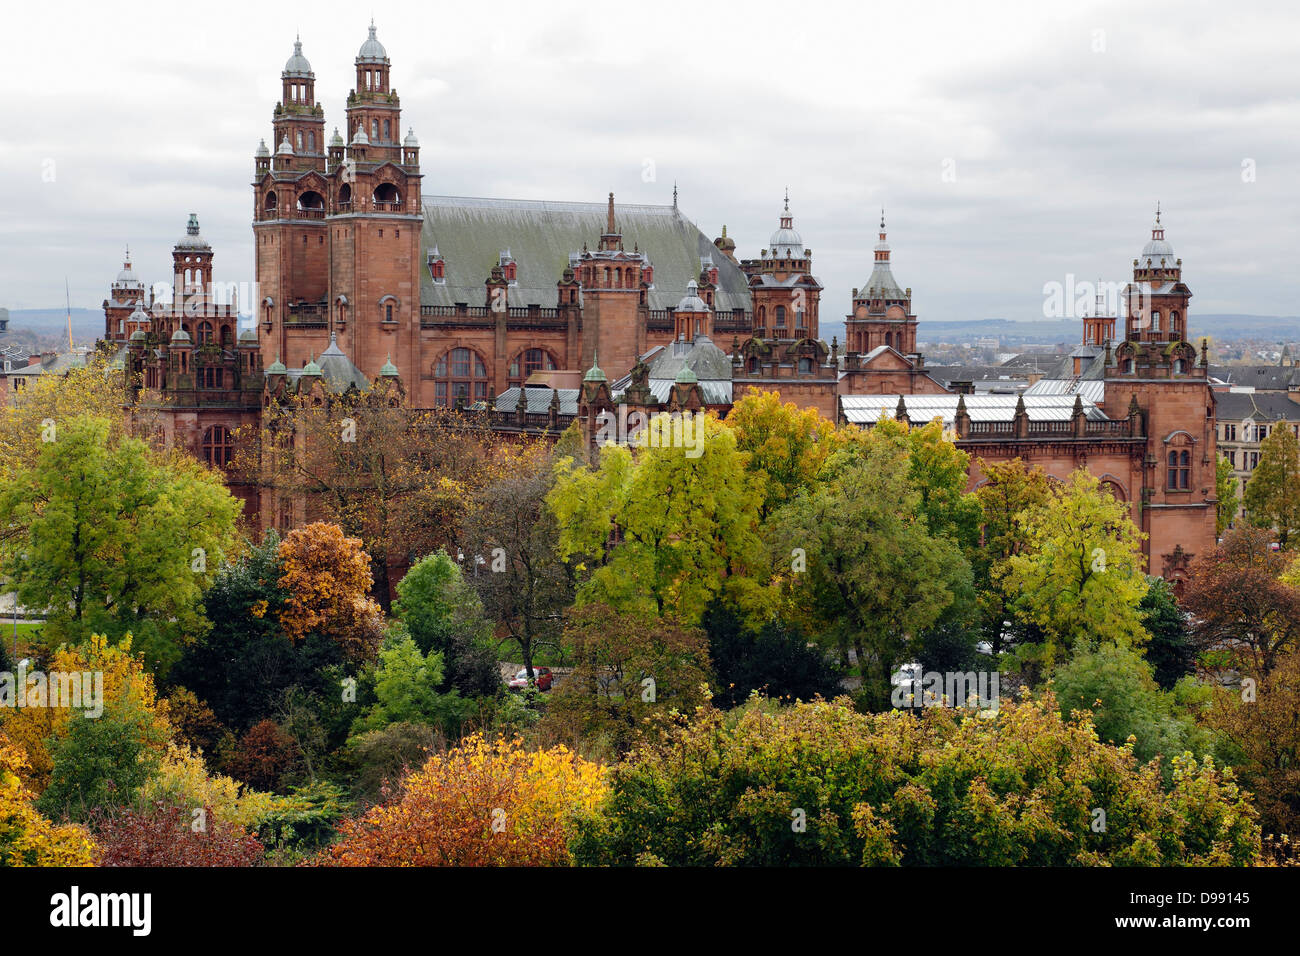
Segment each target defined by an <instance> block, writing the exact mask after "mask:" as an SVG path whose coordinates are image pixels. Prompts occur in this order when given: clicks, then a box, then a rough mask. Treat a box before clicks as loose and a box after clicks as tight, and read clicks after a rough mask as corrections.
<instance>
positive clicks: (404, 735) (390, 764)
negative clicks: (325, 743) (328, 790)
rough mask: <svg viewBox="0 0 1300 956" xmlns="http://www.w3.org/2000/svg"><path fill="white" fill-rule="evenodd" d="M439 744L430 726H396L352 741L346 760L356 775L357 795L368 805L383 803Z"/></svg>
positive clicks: (353, 783)
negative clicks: (412, 769) (413, 768)
mask: <svg viewBox="0 0 1300 956" xmlns="http://www.w3.org/2000/svg"><path fill="white" fill-rule="evenodd" d="M437 742H438V737H437V734H436V732H435V731H434V729H433V728H432V727H430V726H429V725H428V724H423V723H420V724H413V723H403V722H399V723H395V724H389V725H388V726H387V727H384V728H383V729H382V730H370V731H366V732H365V733H362V734H358V735H357V736H355V737H352V738H351V739H349V740H348V743H347V752H346V753H345V754H344V758H345V759H346V761H347V765H348V769H349V771H350V773H351V776H352V787H353V792H354V793H355V794H356V795H357V796H358V797H359V798H360V799H362V800H365V801H366V802H367V803H380V802H382V801H384V800H387V799H388V798H389V797H390V796H391V791H392V789H393V788H395V787H397V786H399V785H400V784H401V782H402V780H403V779H404V778H405V777H407V776H408V775H409V774H410V773H411V768H412V767H422V766H424V764H425V761H427V760H428V754H429V751H431V750H432V749H433V748H434V746H435V745H436V744H437Z"/></svg>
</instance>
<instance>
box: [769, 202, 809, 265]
mask: <svg viewBox="0 0 1300 956" xmlns="http://www.w3.org/2000/svg"><path fill="white" fill-rule="evenodd" d="M767 245H768V249H769V251H770V252H771V253H772V255H773V256H776V257H782V258H786V259H789V258H794V257H795V256H801V255H803V249H804V246H803V236H801V235H799V233H798V231H796V230H795V228H794V217H793V216H791V215H790V192H789V190H786V194H785V208H784V209H783V210H782V211H781V227H780V228H779V229H777V231H776V232H774V233H772V237H771V238H770V239H769V240H768V241H767Z"/></svg>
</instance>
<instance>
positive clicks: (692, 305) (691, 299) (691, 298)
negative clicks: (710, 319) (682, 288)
mask: <svg viewBox="0 0 1300 956" xmlns="http://www.w3.org/2000/svg"><path fill="white" fill-rule="evenodd" d="M699 288H700V287H699V286H698V285H696V284H695V280H694V279H692V280H691V281H690V282H688V283H686V295H684V296H683V297H682V301H680V302H678V303H677V311H678V312H708V311H709V306H708V304H707V303H706V302H705V301H704V300H703V299H701V298H700V294H699Z"/></svg>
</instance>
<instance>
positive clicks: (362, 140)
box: [352, 123, 370, 146]
mask: <svg viewBox="0 0 1300 956" xmlns="http://www.w3.org/2000/svg"><path fill="white" fill-rule="evenodd" d="M352 145H353V146H369V145H370V137H369V136H367V135H366V127H365V126H364V125H363V124H361V123H358V124H357V131H356V132H355V133H353V134H352Z"/></svg>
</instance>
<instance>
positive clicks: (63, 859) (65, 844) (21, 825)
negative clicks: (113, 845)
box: [0, 728, 95, 867]
mask: <svg viewBox="0 0 1300 956" xmlns="http://www.w3.org/2000/svg"><path fill="white" fill-rule="evenodd" d="M25 776H27V754H26V753H25V752H24V751H23V749H22V748H21V747H19V746H17V745H15V744H13V743H12V742H10V741H9V739H8V738H7V737H6V736H5V733H4V730H3V728H0V867H7V866H90V865H92V863H93V862H94V858H95V844H94V842H93V841H92V840H91V838H90V834H89V833H88V832H87V831H86V830H85V829H84V828H82V827H79V826H71V825H62V826H60V825H55V824H53V823H51V822H50V821H49V820H48V819H46V818H45V817H44V816H42V815H41V814H40V812H39V811H38V810H37V809H36V807H35V806H34V804H33V801H34V795H33V794H32V792H31V790H30V789H28V787H27V784H26V783H24V777H25Z"/></svg>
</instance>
